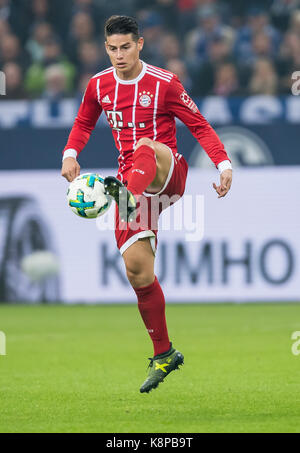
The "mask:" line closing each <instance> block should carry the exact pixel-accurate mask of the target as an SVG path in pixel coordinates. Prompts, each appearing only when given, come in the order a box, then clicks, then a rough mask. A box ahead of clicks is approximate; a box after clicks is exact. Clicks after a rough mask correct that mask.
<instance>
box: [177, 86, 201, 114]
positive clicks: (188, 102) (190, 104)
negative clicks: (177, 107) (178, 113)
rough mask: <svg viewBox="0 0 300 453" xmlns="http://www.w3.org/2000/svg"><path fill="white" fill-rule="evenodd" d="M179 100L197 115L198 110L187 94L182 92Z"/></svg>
mask: <svg viewBox="0 0 300 453" xmlns="http://www.w3.org/2000/svg"><path fill="white" fill-rule="evenodd" d="M180 99H181V100H182V102H183V103H184V104H185V105H186V106H187V107H188V108H189V109H190V110H191V111H192V112H193V113H197V112H198V108H197V106H196V104H195V102H194V101H193V99H191V98H190V97H189V95H188V94H187V92H186V91H183V92H182V93H181V95H180Z"/></svg>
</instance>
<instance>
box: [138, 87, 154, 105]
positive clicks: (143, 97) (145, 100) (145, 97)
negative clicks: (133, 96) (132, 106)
mask: <svg viewBox="0 0 300 453" xmlns="http://www.w3.org/2000/svg"><path fill="white" fill-rule="evenodd" d="M139 96H140V98H139V103H140V105H141V106H142V107H149V106H150V105H151V101H152V98H153V94H151V93H150V91H143V92H142V93H139Z"/></svg>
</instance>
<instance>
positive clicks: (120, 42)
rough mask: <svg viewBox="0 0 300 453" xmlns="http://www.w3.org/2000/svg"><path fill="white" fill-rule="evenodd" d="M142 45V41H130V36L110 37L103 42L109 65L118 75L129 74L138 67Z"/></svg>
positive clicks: (141, 39) (140, 39)
mask: <svg viewBox="0 0 300 453" xmlns="http://www.w3.org/2000/svg"><path fill="white" fill-rule="evenodd" d="M143 45H144V39H143V38H139V40H138V41H134V40H133V39H132V34H131V33H129V34H128V35H121V34H116V35H111V36H108V37H107V39H106V42H105V47H106V51H107V53H108V56H109V58H110V61H111V64H112V65H113V66H114V68H116V70H117V71H118V73H119V74H124V75H125V74H130V73H131V72H133V71H134V69H135V68H136V67H137V66H138V65H139V58H140V51H141V50H142V48H143Z"/></svg>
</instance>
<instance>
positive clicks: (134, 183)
mask: <svg viewBox="0 0 300 453" xmlns="http://www.w3.org/2000/svg"><path fill="white" fill-rule="evenodd" d="M155 175H156V156H155V152H154V149H152V148H151V147H150V146H147V145H142V146H140V147H139V148H138V149H137V150H136V151H135V152H134V153H133V166H132V168H131V170H130V173H129V177H128V184H127V189H128V190H130V192H132V193H133V194H134V195H141V194H142V193H143V192H144V191H145V190H146V189H147V187H148V186H149V185H150V184H151V182H152V181H153V179H154V178H155Z"/></svg>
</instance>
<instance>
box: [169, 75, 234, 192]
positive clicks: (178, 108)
mask: <svg viewBox="0 0 300 453" xmlns="http://www.w3.org/2000/svg"><path fill="white" fill-rule="evenodd" d="M165 103H166V105H167V108H168V110H169V111H171V112H172V114H174V115H175V116H176V117H177V118H179V119H180V120H181V121H182V122H183V123H184V124H185V125H186V126H187V127H188V128H189V130H190V131H191V133H192V134H193V136H194V137H195V138H196V139H197V140H198V142H199V143H200V145H201V146H202V147H203V148H204V150H205V151H206V153H207V154H208V156H209V157H210V159H211V160H212V162H213V163H214V164H215V166H216V167H217V168H218V170H219V172H220V184H219V185H218V186H217V185H216V184H215V183H214V184H213V187H214V189H215V190H216V192H217V193H218V195H219V198H221V197H224V196H225V195H226V194H227V192H228V191H229V190H230V187H231V183H232V166H231V162H230V159H229V157H228V155H227V153H226V151H225V149H224V145H223V143H222V142H221V141H220V139H219V137H218V135H217V134H216V132H215V131H214V129H213V128H212V127H211V125H210V124H209V123H208V122H207V121H206V119H205V118H204V117H203V116H202V115H201V113H200V112H199V110H198V108H197V106H196V104H195V103H194V102H193V100H192V99H191V98H190V97H189V96H188V94H187V93H186V91H185V89H184V88H183V86H182V84H181V83H180V81H179V79H178V77H177V76H174V77H173V79H172V81H171V82H170V84H169V88H168V90H167V92H166V98H165Z"/></svg>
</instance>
